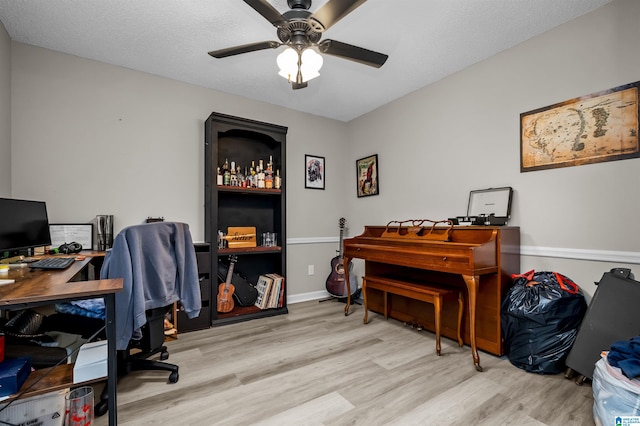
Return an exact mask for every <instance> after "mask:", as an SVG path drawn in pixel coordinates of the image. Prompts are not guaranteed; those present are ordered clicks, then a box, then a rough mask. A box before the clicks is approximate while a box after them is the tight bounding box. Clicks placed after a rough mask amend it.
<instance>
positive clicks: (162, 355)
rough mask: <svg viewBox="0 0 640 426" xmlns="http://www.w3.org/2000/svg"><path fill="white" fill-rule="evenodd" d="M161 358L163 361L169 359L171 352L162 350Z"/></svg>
mask: <svg viewBox="0 0 640 426" xmlns="http://www.w3.org/2000/svg"><path fill="white" fill-rule="evenodd" d="M160 359H161V360H162V361H164V360H166V359H169V352H168V351H162V352H160Z"/></svg>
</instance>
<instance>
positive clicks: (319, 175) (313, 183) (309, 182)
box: [304, 154, 324, 189]
mask: <svg viewBox="0 0 640 426" xmlns="http://www.w3.org/2000/svg"><path fill="white" fill-rule="evenodd" d="M304 176H305V177H304V187H305V188H311V189H324V157H319V156H317V155H308V154H307V155H305V156H304Z"/></svg>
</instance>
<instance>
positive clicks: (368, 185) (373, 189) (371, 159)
mask: <svg viewBox="0 0 640 426" xmlns="http://www.w3.org/2000/svg"><path fill="white" fill-rule="evenodd" d="M356 173H357V182H358V197H368V196H370V195H378V194H379V193H380V187H379V186H378V154H374V155H370V156H368V157H364V158H361V159H359V160H357V161H356Z"/></svg>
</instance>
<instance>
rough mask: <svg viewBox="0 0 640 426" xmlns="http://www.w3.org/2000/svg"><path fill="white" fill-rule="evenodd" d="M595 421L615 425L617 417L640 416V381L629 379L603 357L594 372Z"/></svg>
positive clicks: (599, 423)
mask: <svg viewBox="0 0 640 426" xmlns="http://www.w3.org/2000/svg"><path fill="white" fill-rule="evenodd" d="M592 388H593V420H594V421H595V422H596V425H614V424H616V422H615V419H616V417H627V416H629V417H631V416H640V381H638V380H636V379H628V378H627V377H625V376H624V375H623V374H622V372H621V371H620V369H619V368H617V367H612V366H611V365H610V364H609V362H608V361H607V357H606V355H604V354H603V355H602V358H600V359H599V360H598V361H597V362H596V366H595V369H594V370H593V383H592Z"/></svg>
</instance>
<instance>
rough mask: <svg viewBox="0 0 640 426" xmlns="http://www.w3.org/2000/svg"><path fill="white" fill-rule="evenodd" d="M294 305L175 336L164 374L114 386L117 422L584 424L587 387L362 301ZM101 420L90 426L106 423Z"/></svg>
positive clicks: (589, 400)
mask: <svg viewBox="0 0 640 426" xmlns="http://www.w3.org/2000/svg"><path fill="white" fill-rule="evenodd" d="M343 309H344V304H342V303H339V302H334V301H329V302H325V303H318V302H317V301H313V302H304V303H298V304H294V305H289V314H287V315H280V316H276V317H270V318H264V319H259V320H253V321H248V322H243V323H240V324H232V325H226V326H222V327H216V328H211V329H209V330H203V331H196V332H191V333H184V334H181V335H180V336H179V337H178V340H176V341H173V342H169V343H168V348H169V352H170V354H171V356H170V358H169V360H168V361H169V362H173V363H176V364H178V365H179V366H180V380H179V381H178V383H175V384H167V383H166V381H167V377H168V374H166V373H164V372H133V373H131V374H130V375H128V376H127V377H125V378H123V379H122V380H121V381H120V383H119V384H118V424H119V425H137V426H140V425H156V424H174V425H195V424H198V425H274V426H276V425H296V426H299V425H327V426H329V425H331V426H340V425H367V426H369V425H460V426H462V425H465V426H467V425H492V426H495V425H558V426H559V425H562V426H568V425H580V426H584V425H594V424H595V423H594V421H593V415H592V407H593V396H592V389H591V386H590V385H589V384H585V385H583V386H577V385H576V384H575V383H574V382H573V381H571V380H567V379H565V378H564V375H562V374H559V375H537V374H531V373H527V372H525V371H523V370H520V369H517V368H516V367H514V366H512V365H511V364H510V363H509V361H508V360H507V359H506V358H499V357H496V356H493V355H489V354H487V353H484V352H480V360H481V365H482V366H483V367H484V372H482V373H479V372H477V371H476V370H475V368H474V366H473V362H472V359H471V353H470V348H469V347H468V346H465V347H463V348H460V347H458V345H457V343H456V342H454V341H453V340H450V339H447V338H443V339H442V356H440V357H438V356H436V354H435V336H434V335H433V334H432V333H430V332H428V331H417V330H416V329H414V328H411V327H408V326H405V325H403V324H402V323H401V322H399V321H395V320H388V321H387V320H385V319H384V317H383V316H381V315H378V314H375V313H371V312H370V313H369V324H367V325H363V323H362V316H363V308H362V306H358V305H356V306H355V307H354V308H352V310H351V314H350V315H349V316H347V317H345V316H344V313H343ZM107 417H108V416H106V415H105V416H103V417H100V418H97V419H96V421H95V423H94V424H95V425H97V426H102V425H106V424H107Z"/></svg>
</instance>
